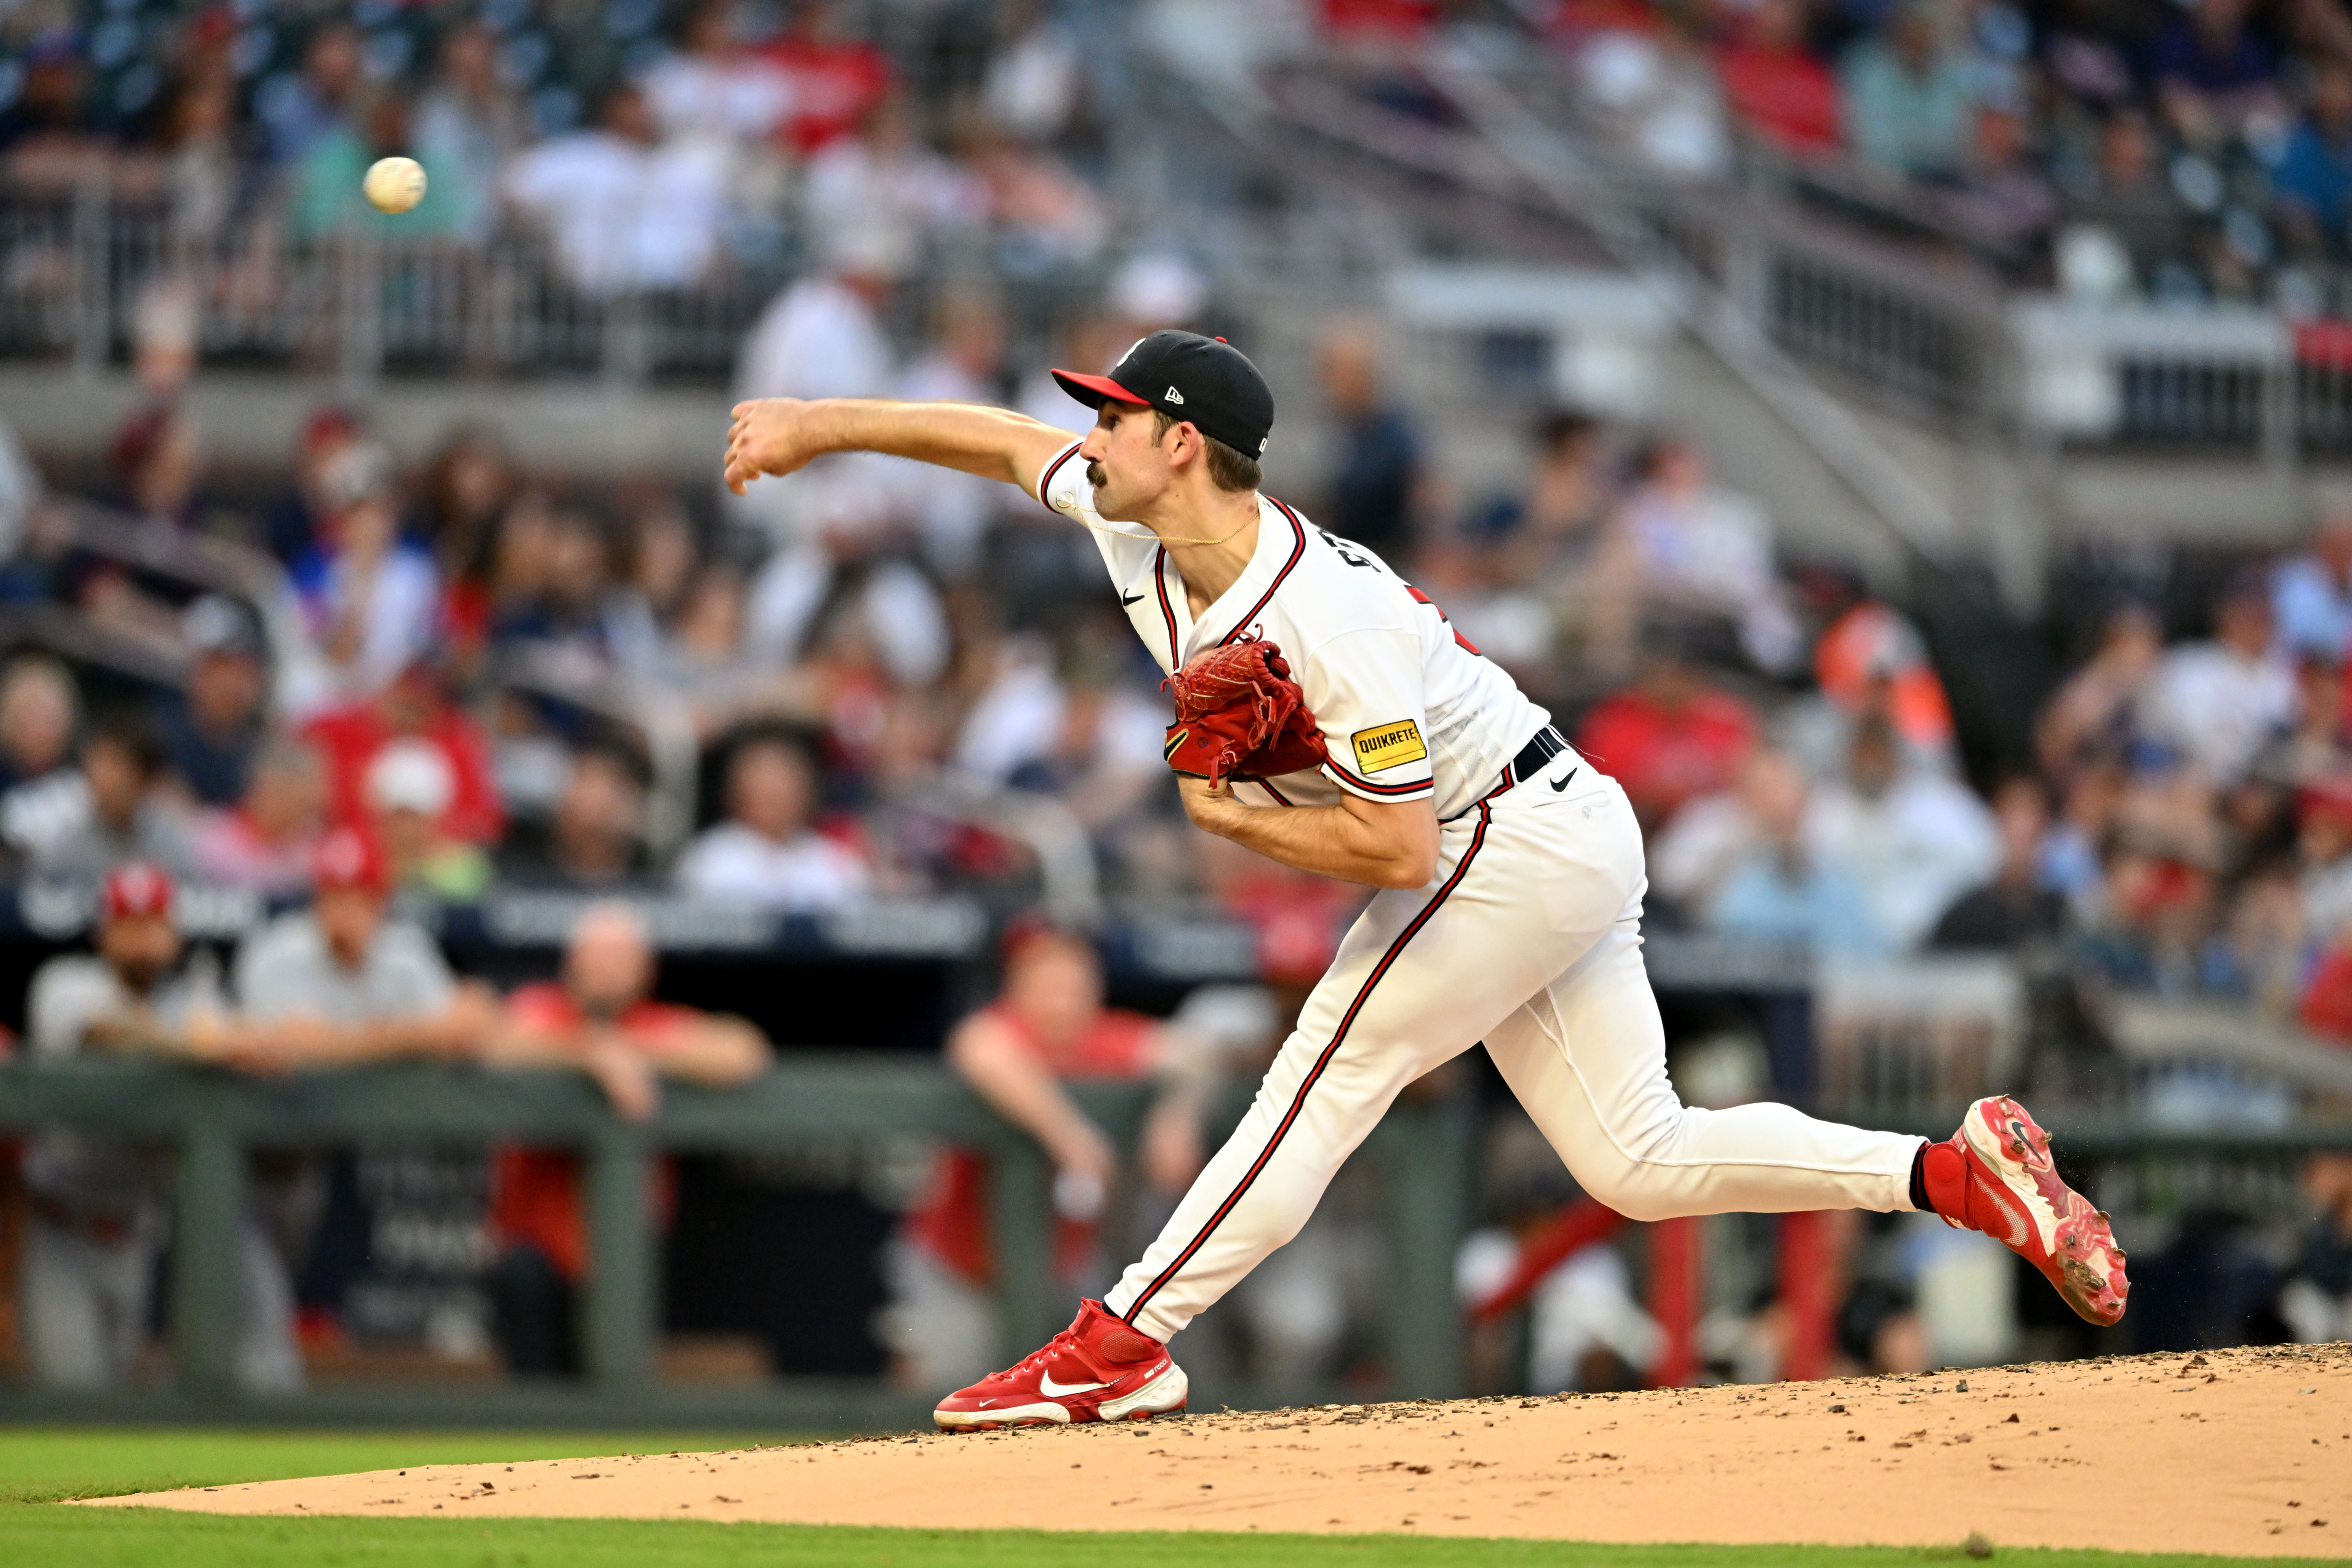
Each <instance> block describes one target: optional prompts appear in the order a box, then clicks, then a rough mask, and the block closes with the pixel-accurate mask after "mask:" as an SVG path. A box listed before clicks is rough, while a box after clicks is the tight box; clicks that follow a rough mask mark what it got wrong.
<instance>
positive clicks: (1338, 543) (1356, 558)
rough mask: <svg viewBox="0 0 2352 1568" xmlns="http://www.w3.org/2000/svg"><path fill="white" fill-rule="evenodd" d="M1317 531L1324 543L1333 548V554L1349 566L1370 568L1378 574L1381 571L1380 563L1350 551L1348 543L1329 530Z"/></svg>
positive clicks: (1320, 529)
mask: <svg viewBox="0 0 2352 1568" xmlns="http://www.w3.org/2000/svg"><path fill="white" fill-rule="evenodd" d="M1316 532H1318V533H1319V534H1321V535H1322V536H1323V542H1324V543H1326V544H1328V545H1329V546H1330V547H1331V553H1332V554H1334V555H1337V556H1338V557H1339V559H1340V560H1342V561H1344V562H1346V563H1348V564H1349V565H1350V566H1369V567H1370V568H1372V570H1374V571H1376V572H1377V571H1378V570H1380V563H1378V562H1376V561H1374V560H1373V559H1372V558H1371V557H1370V556H1369V555H1359V554H1357V553H1356V552H1354V551H1352V550H1350V549H1349V548H1348V541H1346V540H1344V539H1342V538H1340V537H1339V535H1338V534H1336V533H1334V532H1332V531H1330V530H1329V529H1328V528H1318V529H1317V530H1316Z"/></svg>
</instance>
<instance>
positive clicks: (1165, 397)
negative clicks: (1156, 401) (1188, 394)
mask: <svg viewBox="0 0 2352 1568" xmlns="http://www.w3.org/2000/svg"><path fill="white" fill-rule="evenodd" d="M1183 401H1184V395H1183V394H1182V393H1181V392H1179V391H1177V390H1176V389H1175V388H1174V387H1172V386H1171V387H1170V388H1169V389H1168V390H1167V391H1166V392H1165V393H1163V394H1161V395H1160V402H1162V403H1173V404H1177V405H1181V404H1182V403H1183Z"/></svg>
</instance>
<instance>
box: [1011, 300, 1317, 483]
mask: <svg viewBox="0 0 2352 1568" xmlns="http://www.w3.org/2000/svg"><path fill="white" fill-rule="evenodd" d="M1054 379H1055V382H1057V383H1059V384H1060V385H1061V388H1062V390H1063V391H1064V392H1066V393H1068V394H1069V395H1071V396H1072V397H1075V398H1076V399H1077V400H1078V401H1079V402H1080V403H1083V404H1085V405H1087V407H1089V408H1100V407H1101V406H1102V405H1104V404H1105V403H1126V404H1131V405H1134V406H1136V407H1138V408H1157V409H1158V410H1160V412H1161V413H1162V414H1165V415H1167V416H1169V417H1170V418H1171V419H1181V420H1184V421H1186V422H1187V423H1189V424H1191V425H1192V426H1195V427H1196V428H1197V429H1199V431H1200V432H1201V434H1202V435H1203V436H1207V437H1212V438H1213V439H1215V440H1219V441H1223V443H1224V444H1225V445H1226V446H1228V447H1232V448H1233V449H1234V451H1236V452H1239V453H1241V454H1242V455H1243V456H1244V457H1245V458H1256V457H1259V456H1261V455H1263V454H1264V453H1265V438H1266V437H1267V436H1268V435H1269V434H1270V433H1271V432H1272V431H1273V429H1274V394H1273V393H1271V392H1268V391H1267V390H1266V386H1265V377H1264V376H1262V375H1260V374H1258V373H1257V366H1255V365H1254V364H1252V363H1250V362H1249V356H1248V355H1247V354H1244V353H1242V351H1241V350H1239V349H1237V348H1235V347H1234V345H1233V344H1231V343H1229V342H1225V340H1224V339H1223V338H1204V337H1202V335H1201V334H1200V333H1198V332H1180V331H1175V330H1174V329H1172V328H1171V329H1169V330H1168V331H1158V332H1154V333H1152V334H1151V335H1150V337H1146V338H1138V339H1137V340H1136V342H1135V346H1134V347H1133V348H1130V349H1129V350H1128V351H1127V353H1124V354H1122V355H1120V356H1119V361H1118V363H1117V364H1115V365H1113V366H1111V367H1110V374H1108V375H1082V374H1079V373H1078V372H1076V371H1074V370H1057V371H1055V373H1054Z"/></svg>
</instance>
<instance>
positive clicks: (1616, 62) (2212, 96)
mask: <svg viewBox="0 0 2352 1568" xmlns="http://www.w3.org/2000/svg"><path fill="white" fill-rule="evenodd" d="M1120 9H1121V8H1120V7H1118V6H1114V5H1103V4H1099V3H1083V4H1081V3H1071V4H1064V5H1043V4H1038V3H1034V0H1023V3H1017V4H1016V3H1007V4H1001V5H997V4H983V3H977V0H938V3H933V4H921V5H905V6H888V5H843V4H838V3H818V0H794V3H793V4H775V5H735V4H730V3H728V0H709V3H703V4H695V5H682V6H680V5H663V4H661V3H660V0H611V3H610V4H603V5H591V4H567V3H563V0H492V3H489V4H485V5H450V4H395V3H390V0H387V3H383V4H373V5H369V4H362V5H352V6H343V5H301V4H268V3H265V0H229V3H224V4H217V5H193V4H180V3H177V0H138V3H133V4H123V5H100V4H91V5H73V4H71V3H70V0H21V3H20V4H17V5H12V6H10V7H9V8H8V11H7V13H6V14H5V16H0V41H5V44H6V46H7V47H6V51H5V53H6V62H5V68H0V158H5V166H6V170H7V173H8V174H9V175H10V177H11V178H12V179H13V180H15V181H16V182H17V183H18V184H20V185H22V186H24V187H27V188H39V187H42V186H45V185H46V186H52V187H54V186H59V185H64V184H72V183H74V182H76V181H78V180H79V179H82V178H84V177H86V176H87V175H88V174H89V173H90V172H92V171H93V170H94V169H97V168H101V167H103V168H104V169H106V170H107V171H108V173H109V174H110V177H111V178H112V180H113V181H114V183H115V186H116V188H117V190H118V191H119V192H131V193H142V194H145V195H158V196H161V197H163V198H164V199H165V200H166V201H167V203H168V205H169V206H170V208H171V213H172V226H173V234H174V237H175V239H176V241H177V242H179V243H183V244H200V243H209V242H212V241H215V240H217V239H219V238H220V237H223V236H224V235H226V234H227V233H229V232H231V231H232V230H236V231H240V232H242V231H245V230H247V229H248V228H252V227H259V228H261V229H266V230H269V231H272V232H274V233H276V234H278V235H282V236H283V237H290V238H292V239H294V240H296V241H305V240H312V239H316V238H319V237H324V236H326V235H329V234H331V233H334V232H336V231H338V230H342V229H347V228H350V227H352V226H362V227H365V226H374V227H375V228H376V229H377V230H378V231H380V232H393V231H392V230H391V229H390V228H388V227H387V222H388V220H386V219H384V218H383V217H382V216H379V215H376V214H373V212H372V211H371V210H370V209H368V208H367V207H366V206H365V205H364V204H363V203H362V201H361V200H360V198H359V195H358V174H360V172H361V171H362V169H364V168H365V166H366V165H367V163H369V162H370V161H371V160H373V158H375V157H377V156H380V155H382V154H383V153H389V152H394V151H408V152H413V153H415V154H416V155H417V156H418V157H419V158H420V159H421V160H422V161H423V162H424V163H425V164H426V165H427V166H428V167H429V168H430V169H431V170H432V172H433V179H432V188H431V190H430V192H429V193H428V195H427V196H426V199H425V205H424V206H423V207H422V208H420V209H419V210H418V211H417V212H415V213H413V214H410V215H407V216H403V217H402V218H400V219H399V220H398V228H397V232H398V233H400V234H402V235H404V236H407V237H439V238H443V239H446V241H448V242H449V243H451V244H452V245H455V246H458V247H466V246H478V245H480V244H481V243H483V242H484V241H485V240H487V239H488V237H490V236H491V234H492V233H493V232H494V231H495V230H497V229H498V228H499V226H501V225H502V224H504V223H506V222H508V221H509V220H518V221H520V223H522V224H524V225H526V226H533V227H536V228H539V229H541V230H542V231H544V232H545V233H546V234H547V235H548V236H549V237H551V239H552V241H553V243H554V246H555V248H556V250H557V252H558V254H559V256H560V257H561V258H562V263H563V265H564V267H565V269H566V270H567V272H568V273H569V275H570V277H571V279H572V281H573V282H574V283H575V284H576V285H578V286H579V287H580V288H582V289H584V290H586V291H587V292H588V293H590V294H592V295H601V294H609V293H612V292H615V291H618V290H623V289H631V288H654V289H678V288H689V287H692V286H695V285H697V284H698V283H702V282H707V281H709V280H710V279H713V278H714V277H715V276H717V275H719V274H722V273H724V272H726V271H728V270H730V268H738V269H740V268H751V269H754V270H756V269H759V268H761V267H764V266H768V265H772V264H773V263H774V262H775V261H776V260H777V259H778V258H779V257H780V256H782V254H784V253H785V252H786V251H787V250H788V249H789V248H790V247H791V246H793V244H794V243H795V242H796V241H795V235H796V233H802V232H803V231H802V224H803V222H805V223H806V224H807V225H809V226H813V228H814V231H815V233H817V234H818V235H819V236H821V237H822V238H821V241H820V243H821V244H823V245H830V246H835V247H845V251H846V252H850V253H855V254H857V255H859V256H861V257H863V258H865V259H866V261H867V262H868V263H869V264H887V263H888V262H889V260H890V258H893V257H898V258H903V257H904V256H905V255H906V254H907V253H908V249H909V247H917V246H919V245H920V244H921V243H922V241H923V240H924V238H925V237H926V234H927V231H931V230H939V229H950V230H962V231H965V232H966V234H967V235H970V234H973V233H985V235H986V236H987V237H988V242H989V243H990V244H991V245H992V247H993V248H994V250H995V252H996V256H997V259H998V260H999V261H1000V262H1002V263H1003V264H1004V265H1006V266H1008V267H1010V268H1014V269H1017V270H1023V271H1027V272H1031V273H1035V272H1039V271H1045V270H1050V269H1052V268H1055V267H1056V266H1058V265H1061V264H1065V263H1067V262H1071V261H1076V262H1085V261H1087V260H1088V259H1091V258H1094V257H1095V256H1097V254H1098V253H1099V252H1101V251H1102V250H1103V248H1104V247H1105V245H1106V243H1107V241H1108V225H1107V217H1106V213H1105V210H1104V207H1103V204H1102V203H1101V202H1100V201H1099V200H1098V199H1097V195H1096V194H1095V193H1094V192H1093V191H1092V190H1090V189H1089V184H1088V180H1087V175H1088V174H1098V173H1099V172H1100V171H1101V170H1102V169H1103V168H1104V167H1105V166H1106V160H1107V158H1108V148H1107V147H1106V145H1105V141H1104V132H1105V131H1106V128H1107V125H1108V117H1107V116H1106V114H1105V113H1104V112H1103V110H1104V108H1105V105H1106V100H1107V98H1108V96H1109V95H1115V94H1117V93H1118V91H1119V89H1120V84H1121V78H1120V68H1119V66H1118V64H1117V63H1116V61H1117V57H1118V51H1116V50H1114V49H1109V48H1106V47H1100V45H1101V41H1102V39H1103V38H1104V37H1106V36H1107V34H1108V33H1109V32H1111V31H1114V30H1118V29H1122V28H1133V29H1135V30H1138V31H1141V32H1144V33H1148V34H1150V35H1151V36H1152V37H1153V38H1154V39H1155V41H1156V42H1157V43H1158V45H1159V46H1160V49H1161V51H1162V53H1163V55H1164V56H1165V57H1166V58H1169V59H1170V60H1171V61H1173V62H1174V63H1176V64H1177V65H1179V66H1180V67H1181V68H1188V69H1190V70H1192V71H1194V72H1196V73H1197V74H1199V75H1201V76H1202V77H1203V78H1208V79H1231V78H1233V77H1234V76H1235V75H1236V74H1241V73H1246V72H1247V71H1248V70H1250V69H1252V68H1255V67H1258V66H1262V65H1268V64H1274V65H1279V64H1280V63H1282V62H1283V61H1285V60H1286V59H1291V58H1300V57H1304V56H1306V55H1307V54H1309V53H1312V52H1315V51H1318V50H1323V51H1328V52H1329V53H1330V54H1332V55H1334V56H1336V57H1337V58H1340V59H1342V60H1344V61H1346V62H1348V65H1349V68H1350V69H1351V70H1352V71H1353V73H1354V74H1355V75H1356V76H1357V77H1358V78H1359V80H1360V85H1361V86H1362V87H1363V88H1364V89H1365V90H1367V91H1369V92H1370V93H1371V94H1373V95H1374V96H1375V97H1376V98H1379V99H1381V100H1382V101H1384V102H1387V103H1389V104H1390V105H1391V107H1402V108H1407V109H1413V108H1415V107H1416V106H1418V108H1419V109H1421V110H1424V111H1426V112H1429V113H1432V114H1437V115H1440V116H1442V115H1443V113H1444V111H1443V110H1440V109H1439V108H1438V107H1437V106H1436V104H1435V102H1434V100H1430V99H1429V98H1428V97H1427V95H1426V94H1424V93H1420V92H1417V90H1416V89H1415V88H1414V86H1413V83H1412V72H1411V69H1410V68H1409V62H1410V60H1411V59H1412V56H1413V54H1414V52H1415V51H1417V50H1422V49H1426V48H1429V47H1438V46H1442V45H1444V44H1446V43H1448V42H1449V41H1454V40H1461V41H1467V42H1470V43H1471V44H1473V45H1474V46H1483V47H1501V48H1504V49H1508V48H1511V47H1518V46H1520V45H1532V46H1535V47H1540V48H1542V49H1544V50H1546V51H1549V52H1550V53H1552V54H1553V55H1555V56H1556V57H1557V58H1559V60H1560V61H1561V62H1562V63H1563V64H1564V65H1565V66H1567V67H1568V68H1569V69H1570V72H1571V73H1572V78H1573V80H1574V82H1575V84H1576V100H1577V107H1578V108H1579V110H1580V111H1581V112H1582V113H1583V114H1584V115H1586V116H1587V117H1588V118H1589V119H1590V120H1591V122H1592V123H1593V124H1594V125H1595V126H1597V127H1599V128H1601V129H1602V130H1603V131H1604V132H1606V133H1608V135H1610V136H1611V137H1612V138H1613V139H1614V140H1615V141H1616V142H1617V143H1618V144H1619V145H1620V147H1621V148H1622V151H1623V152H1624V153H1626V154H1627V155H1628V156H1629V157H1631V158H1633V159H1634V160H1635V161H1637V162H1639V163H1643V164H1645V165H1647V166H1649V167H1650V168H1652V169H1654V170H1655V171H1657V172H1658V173H1661V174H1666V175H1668V176H1672V177H1677V178H1685V179H1707V178H1715V177H1720V176H1723V175H1725V174H1728V173H1730V172H1732V171H1733V170H1734V169H1735V168H1736V167H1743V166H1744V167H1748V168H1759V167H1760V168H1763V169H1766V170H1769V171H1774V172H1777V173H1780V174H1786V175H1788V176H1790V177H1791V178H1793V179H1795V180H1797V181H1799V182H1800V183H1801V184H1808V185H1810V186H1812V187H1814V190H1815V194H1816V195H1828V196H1830V197H1832V199H1833V200H1836V201H1838V202H1840V203H1841V204H1842V205H1843V206H1844V207H1845V208H1846V211H1847V214H1848V216H1864V217H1867V218H1869V219H1870V220H1872V221H1874V222H1878V223H1881V224H1884V225H1887V226H1893V227H1895V228H1897V229H1903V230H1906V231H1910V232H1915V233H1927V234H1933V235H1937V236H1941V237H1948V238H1953V239H1957V240H1958V241H1960V242H1962V243H1963V244H1965V245H1966V246H1968V247H1970V248H1972V249H1974V250H1976V251H1977V252H1978V253H1979V254H1980V255H1982V256H1983V257H1985V258H1988V259H1990V260H1992V261H1994V262H1996V263H1998V264H1999V265H2000V266H2001V267H2002V268H2006V269H2007V270H2008V271H2009V272H2010V273H2011V275H2012V276H2014V277H2017V278H2019V279H2031V280H2034V281H2037V282H2050V281H2055V282H2056V283H2057V284H2059V285H2060V286H2061V287H2062V288H2063V289H2064V290H2065V291H2067V292H2069V293H2071V294H2074V295H2076V296H2078V297H2084V298H2090V299H2113V298H2118V297H2126V296H2132V295H2140V296H2146V297H2150V298H2154V299H2158V300H2168V301H2173V302H2184V301H2196V300H2263V301H2275V302H2276V303H2278V304H2280V305H2281V306H2283V307H2284V308H2285V309H2287V310H2289V311H2290V312H2291V313H2293V314H2294V315H2297V316H2313V315H2321V314H2335V313H2337V312H2338V309H2339V306H2340V303H2341V301H2340V299H2339V293H2340V289H2341V286H2342V279H2343V277H2344V268H2345V266H2346V263H2347V260H2352V253H2347V249H2346V247H2347V202H2352V21H2347V18H2346V16H2345V15H2344V13H2343V11H2342V9H2341V7H2339V6H2337V5H2333V4H2330V3H2328V0H2273V3H2270V4H2254V3H2252V0H2195V3H2193V4H2162V3H2159V0H2042V3H2034V4H2011V3H2010V0H1899V3H1896V0H1881V3H1872V0H1689V3H1686V4H1653V3H1650V0H1276V3H1269V4H1263V5H1255V4H1254V5H1241V4H1229V3H1227V0H1160V3H1159V4H1154V5H1146V6H1141V7H1138V8H1137V9H1136V14H1135V15H1133V16H1121V15H1119V14H1118V13H1119V11H1120ZM877 45H879V46H885V47H877ZM260 265H261V264H260V260H259V247H255V256H254V260H253V266H254V267H255V268H259V267H260ZM263 281H264V280H263V279H260V278H259V277H257V276H254V277H248V278H247V279H244V280H243V283H242V285H241V286H244V287H248V288H250V287H259V286H263Z"/></svg>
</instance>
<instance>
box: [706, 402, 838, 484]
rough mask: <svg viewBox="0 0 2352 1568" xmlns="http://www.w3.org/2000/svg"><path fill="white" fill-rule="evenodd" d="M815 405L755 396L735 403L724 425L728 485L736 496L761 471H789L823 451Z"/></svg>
mask: <svg viewBox="0 0 2352 1568" xmlns="http://www.w3.org/2000/svg"><path fill="white" fill-rule="evenodd" d="M826 449H827V448H826V447H825V445H824V441H823V440H822V439H821V438H820V437H819V434H818V431H817V429H816V405H814V404H812V403H803V402H802V401H801V400H800V399H799V398H797V397H756V398H753V399H752V400H751V402H749V403H739V404H737V405H735V422H734V423H733V424H732V425H730V426H728V427H727V488H728V489H730V490H733V491H734V492H735V493H736V494H737V495H739V496H740V495H741V494H742V493H743V489H744V487H745V486H747V485H749V484H750V483H751V481H752V480H753V479H758V478H760V476H761V475H762V474H789V473H793V472H794V471H796V470H797V469H800V468H804V467H806V466H807V465H808V462H809V460H810V459H811V458H821V457H823V456H824V453H825V451H826Z"/></svg>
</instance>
